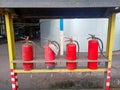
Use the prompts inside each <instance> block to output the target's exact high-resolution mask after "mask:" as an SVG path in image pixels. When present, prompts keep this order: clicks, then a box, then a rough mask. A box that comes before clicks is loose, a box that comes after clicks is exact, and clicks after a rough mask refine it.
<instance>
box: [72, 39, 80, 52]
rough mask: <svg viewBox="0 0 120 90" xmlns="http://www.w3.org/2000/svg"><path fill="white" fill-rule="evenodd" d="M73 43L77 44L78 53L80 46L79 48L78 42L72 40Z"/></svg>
mask: <svg viewBox="0 0 120 90" xmlns="http://www.w3.org/2000/svg"><path fill="white" fill-rule="evenodd" d="M73 42H75V43H76V44H77V48H78V53H79V51H80V46H79V43H78V41H76V40H73Z"/></svg>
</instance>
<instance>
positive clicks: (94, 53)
mask: <svg viewBox="0 0 120 90" xmlns="http://www.w3.org/2000/svg"><path fill="white" fill-rule="evenodd" d="M88 59H89V60H97V59H98V41H97V40H89V41H88ZM88 68H89V69H97V68H98V63H97V62H88Z"/></svg>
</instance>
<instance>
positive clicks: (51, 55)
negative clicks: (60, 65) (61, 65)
mask: <svg viewBox="0 0 120 90" xmlns="http://www.w3.org/2000/svg"><path fill="white" fill-rule="evenodd" d="M59 50H60V46H59V44H58V43H57V42H56V41H50V40H49V41H48V43H47V44H46V45H45V47H44V56H45V60H46V62H45V65H46V68H47V69H54V68H55V65H56V63H55V62H54V60H55V57H56V55H57V54H58V53H59Z"/></svg>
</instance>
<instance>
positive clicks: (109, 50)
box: [104, 13, 116, 90]
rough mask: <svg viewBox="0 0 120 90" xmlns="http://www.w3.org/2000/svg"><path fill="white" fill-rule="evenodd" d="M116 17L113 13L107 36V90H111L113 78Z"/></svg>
mask: <svg viewBox="0 0 120 90" xmlns="http://www.w3.org/2000/svg"><path fill="white" fill-rule="evenodd" d="M115 19H116V14H115V13H113V14H112V15H111V16H110V18H109V28H108V37H107V48H106V50H107V52H106V55H107V57H108V60H109V62H108V66H107V67H108V70H107V73H106V80H105V86H104V88H105V90H110V78H111V67H112V50H113V41H114V29H115Z"/></svg>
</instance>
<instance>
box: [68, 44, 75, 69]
mask: <svg viewBox="0 0 120 90" xmlns="http://www.w3.org/2000/svg"><path fill="white" fill-rule="evenodd" d="M66 59H67V60H72V61H75V60H76V44H74V43H69V44H67V45H66ZM66 66H67V69H69V70H73V69H76V62H67V63H66Z"/></svg>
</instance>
